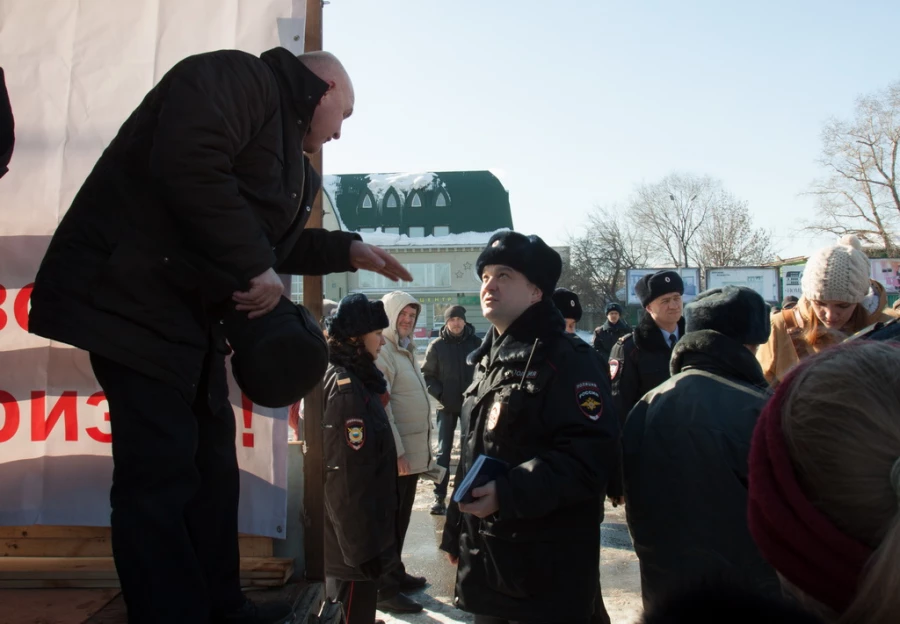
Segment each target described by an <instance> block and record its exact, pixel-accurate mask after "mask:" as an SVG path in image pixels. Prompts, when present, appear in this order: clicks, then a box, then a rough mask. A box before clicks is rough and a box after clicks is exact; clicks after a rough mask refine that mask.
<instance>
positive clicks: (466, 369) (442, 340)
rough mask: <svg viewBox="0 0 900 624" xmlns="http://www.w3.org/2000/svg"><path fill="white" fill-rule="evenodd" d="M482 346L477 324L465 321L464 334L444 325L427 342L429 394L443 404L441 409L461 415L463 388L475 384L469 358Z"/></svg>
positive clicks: (426, 370) (426, 372) (426, 375)
mask: <svg viewBox="0 0 900 624" xmlns="http://www.w3.org/2000/svg"><path fill="white" fill-rule="evenodd" d="M480 346H481V341H480V340H479V339H478V337H477V336H476V335H475V327H474V326H473V325H471V324H470V323H466V327H465V329H464V330H463V333H462V335H461V336H454V335H453V334H451V333H450V330H449V329H447V326H446V325H444V326H443V327H442V328H441V335H440V337H438V338H437V339H435V340H434V342H432V343H431V344H430V345H428V350H426V351H425V364H423V365H422V375H424V377H425V383H426V384H427V385H428V394H430V395H431V396H433V397H434V398H435V399H437V400H438V401H439V403H440V407H439V409H442V410H445V411H447V412H450V413H453V414H458V413H459V412H460V410H461V409H462V402H463V391H464V390H465V389H466V388H468V387H469V384H471V383H472V375H473V374H474V373H475V367H474V366H473V365H471V364H469V363H468V362H467V361H466V358H468V357H469V354H470V353H472V352H473V351H475V349H477V348H478V347H480Z"/></svg>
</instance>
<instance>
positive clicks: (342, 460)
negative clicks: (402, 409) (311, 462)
mask: <svg viewBox="0 0 900 624" xmlns="http://www.w3.org/2000/svg"><path fill="white" fill-rule="evenodd" d="M325 397H326V398H325V417H324V422H323V424H324V427H325V432H324V451H325V466H326V469H325V573H326V575H328V576H329V577H333V578H337V579H342V580H348V581H364V580H375V579H372V578H369V577H367V576H366V574H365V573H364V572H363V571H362V569H360V566H361V565H362V564H364V563H367V562H370V561H372V560H373V559H376V558H378V559H379V560H380V566H379V567H380V568H381V570H382V571H383V570H386V569H388V567H390V566H391V565H394V564H395V563H396V561H395V559H396V557H397V546H396V531H395V522H396V520H395V517H396V510H397V451H396V448H395V447H394V436H393V434H392V433H391V426H390V423H389V422H388V419H387V415H386V414H385V411H384V408H383V407H382V404H381V397H380V396H379V395H378V394H375V393H374V392H373V391H372V390H371V389H370V388H367V387H366V385H365V384H364V383H363V382H362V381H361V379H360V377H359V376H357V375H356V374H355V373H354V372H352V371H350V370H348V369H347V368H344V367H341V366H335V365H334V364H332V365H331V366H329V367H328V371H327V372H326V373H325Z"/></svg>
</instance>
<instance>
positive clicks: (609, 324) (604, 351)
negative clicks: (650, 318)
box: [593, 302, 631, 362]
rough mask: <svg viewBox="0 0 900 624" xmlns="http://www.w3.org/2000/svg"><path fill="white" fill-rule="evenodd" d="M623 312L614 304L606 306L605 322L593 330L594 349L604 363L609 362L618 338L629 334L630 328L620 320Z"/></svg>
mask: <svg viewBox="0 0 900 624" xmlns="http://www.w3.org/2000/svg"><path fill="white" fill-rule="evenodd" d="M623 314H625V311H624V310H623V309H622V306H621V305H619V304H618V303H615V302H610V303H608V304H606V322H605V323H603V325H601V326H600V327H598V328H597V329H595V330H594V343H593V344H594V349H596V351H597V353H599V354H600V357H601V358H603V361H604V362H608V361H609V354H610V353H612V348H613V346H614V345H615V344H616V343H617V342H618V341H619V338H621V337H622V336H625V335H627V334H630V333H631V326H630V325H629V324H628V323H626V322H625V321H624V320H623V319H622V315H623Z"/></svg>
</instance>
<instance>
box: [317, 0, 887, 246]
mask: <svg viewBox="0 0 900 624" xmlns="http://www.w3.org/2000/svg"><path fill="white" fill-rule="evenodd" d="M898 24H900V2H897V1H896V0H893V1H887V0H885V1H881V0H879V1H875V0H868V1H866V0H860V1H857V2H849V1H846V0H844V1H822V0H819V1H815V2H814V1H810V0H783V1H781V2H774V1H770V0H763V1H757V2H752V3H751V2H741V3H737V2H730V1H727V0H717V1H713V0H704V1H700V0H697V1H690V0H682V1H680V2H676V1H673V0H640V1H625V2H623V1H621V0H619V1H611V0H609V1H607V0H580V1H573V0H556V1H555V2H551V1H549V0H544V1H542V2H538V1H536V0H517V1H513V0H480V1H474V0H443V1H437V0H381V1H375V0H332V2H331V4H329V5H327V6H326V7H325V9H324V31H325V32H324V47H325V49H327V50H330V51H332V52H334V53H336V54H337V55H338V56H339V57H340V58H341V59H342V60H343V61H344V64H345V65H346V66H347V68H348V69H349V71H350V74H351V76H352V78H353V81H354V84H355V88H356V112H355V113H354V115H353V117H352V118H351V119H350V120H348V121H347V122H346V123H345V126H344V136H343V138H341V140H340V141H338V142H336V143H334V142H333V143H329V144H328V147H327V148H326V151H325V156H324V158H325V170H326V172H327V173H360V172H363V173H367V172H393V171H425V170H430V171H435V170H466V169H493V170H498V171H499V172H500V177H501V179H502V180H503V182H504V183H505V184H506V186H507V188H508V189H509V191H510V202H511V204H512V209H513V220H514V223H515V227H516V229H518V230H520V231H523V232H526V233H539V234H541V235H542V236H543V237H545V239H547V241H548V242H550V243H553V244H561V243H563V242H564V241H565V238H566V236H567V234H568V233H574V232H577V231H578V229H579V226H580V224H582V223H583V222H584V220H585V215H586V214H587V213H588V212H589V211H590V210H591V208H592V207H593V206H594V205H596V204H604V205H605V204H611V203H624V202H625V201H626V200H627V198H628V196H629V195H630V193H631V191H632V189H633V188H634V186H635V185H636V184H639V183H641V182H654V181H657V180H659V179H660V178H662V177H663V176H665V175H666V174H668V173H670V172H672V171H682V172H690V173H697V174H710V175H712V176H714V177H717V178H720V179H721V180H722V181H723V183H724V185H725V187H726V188H727V189H728V190H730V191H732V192H734V193H735V194H736V195H737V196H738V197H740V198H742V199H746V200H748V201H749V202H750V207H751V210H752V212H753V214H754V217H755V219H756V221H757V224H758V225H761V226H765V227H769V228H774V229H775V230H776V235H777V236H778V239H777V241H776V242H777V244H778V246H779V247H780V252H781V255H782V256H783V257H787V256H791V255H800V254H805V253H808V252H809V251H811V250H812V249H814V248H815V247H817V246H820V245H821V244H822V243H823V242H828V240H829V239H821V238H820V239H815V240H814V239H809V238H801V237H807V236H809V235H808V234H802V233H795V232H796V229H797V226H798V222H799V221H800V220H802V219H804V218H808V217H810V216H811V215H812V212H813V206H814V205H813V202H812V200H811V199H810V198H808V197H805V196H801V195H800V194H801V193H803V191H805V190H806V189H807V188H808V186H809V184H810V182H811V181H812V180H813V179H814V178H815V177H816V176H818V175H820V174H821V169H820V167H819V166H818V165H817V164H816V159H817V158H818V157H819V153H820V140H819V133H820V130H821V127H822V122H823V121H824V120H826V119H827V118H828V117H829V116H831V115H837V116H848V115H849V114H850V113H851V112H852V108H853V104H854V100H855V98H856V97H857V96H858V95H859V94H862V93H867V92H871V91H873V90H877V89H881V88H883V87H885V86H886V85H887V84H888V83H890V82H892V81H894V80H897V79H900V63H898V60H900V54H898V37H897V32H898V31H897V28H898Z"/></svg>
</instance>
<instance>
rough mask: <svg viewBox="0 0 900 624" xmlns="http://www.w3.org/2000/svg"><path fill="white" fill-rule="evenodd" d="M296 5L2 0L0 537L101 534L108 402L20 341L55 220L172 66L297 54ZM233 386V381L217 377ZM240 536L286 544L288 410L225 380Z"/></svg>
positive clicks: (79, 372)
mask: <svg viewBox="0 0 900 624" xmlns="http://www.w3.org/2000/svg"><path fill="white" fill-rule="evenodd" d="M305 14H306V3H305V0H127V1H122V0H83V1H81V2H71V0H41V1H40V2H35V1H34V0H3V1H2V2H0V67H3V68H4V70H5V72H6V81H7V86H8V88H9V92H10V99H11V101H12V107H13V114H14V116H15V119H16V139H17V140H16V148H15V152H14V154H13V159H12V162H11V163H10V165H9V169H10V170H9V173H8V174H7V175H6V176H5V177H4V178H3V179H2V180H0V371H2V373H0V525H27V524H59V525H88V526H106V525H108V524H109V486H110V482H111V477H112V457H111V444H110V430H109V422H108V421H109V414H108V413H107V412H106V409H107V407H106V400H105V398H104V395H103V393H102V392H101V391H100V388H99V385H98V384H97V382H96V380H95V379H94V377H93V375H92V372H91V367H90V363H89V361H88V357H87V354H86V353H84V352H82V351H80V350H78V349H74V348H72V347H69V346H67V345H62V344H57V343H52V344H51V343H50V342H49V341H47V340H45V339H43V338H39V337H37V336H33V335H31V334H29V333H28V332H27V327H28V310H29V296H30V293H31V284H32V282H33V280H34V276H35V273H36V272H37V268H38V266H39V264H40V261H41V258H42V257H43V254H44V251H45V250H46V248H47V244H48V242H49V240H50V235H51V234H52V233H53V231H54V230H55V228H56V226H57V224H58V223H59V220H60V219H61V218H62V215H63V214H64V213H65V211H66V209H67V208H68V206H69V204H70V203H71V201H72V198H73V197H74V196H75V193H76V192H77V191H78V189H79V187H80V186H81V183H82V182H83V180H84V179H85V177H86V176H87V174H88V173H89V172H90V170H91V169H92V168H93V166H94V164H95V163H96V161H97V159H98V158H99V156H100V154H101V152H102V151H103V149H104V148H105V147H106V145H108V144H109V142H110V141H111V140H112V138H113V137H114V136H115V134H116V132H117V131H118V129H119V126H120V125H121V124H122V122H124V121H125V119H126V118H127V117H128V115H129V114H130V113H131V111H132V110H133V109H134V108H135V107H136V106H137V105H138V104H139V103H140V101H141V99H143V97H144V95H145V94H146V93H147V92H148V91H149V90H150V89H151V88H152V86H153V85H154V84H156V83H157V82H158V81H159V79H160V78H161V77H162V76H163V74H165V72H166V71H167V70H168V69H169V68H171V67H172V65H174V64H175V63H176V62H178V61H179V60H181V59H182V58H184V57H187V56H190V55H192V54H197V53H200V52H207V51H212V50H220V49H228V48H232V49H240V50H244V51H247V52H250V53H253V54H260V53H261V52H263V51H265V50H267V49H270V48H273V47H275V46H277V45H279V43H280V44H281V45H283V46H284V47H286V48H288V49H290V50H291V51H292V52H295V53H299V52H302V50H303V35H304V30H305V28H304V24H305ZM229 377H230V375H229ZM231 401H232V405H233V406H234V408H235V417H236V422H237V436H236V444H237V449H238V459H239V462H240V467H241V516H240V530H241V531H242V532H245V533H250V534H255V535H265V536H270V537H284V526H285V515H286V485H287V468H286V453H287V409H282V410H268V409H264V408H260V407H258V406H253V405H249V404H247V403H246V401H244V400H242V397H241V395H240V392H239V391H237V389H236V388H235V387H234V384H233V382H232V384H231Z"/></svg>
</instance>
